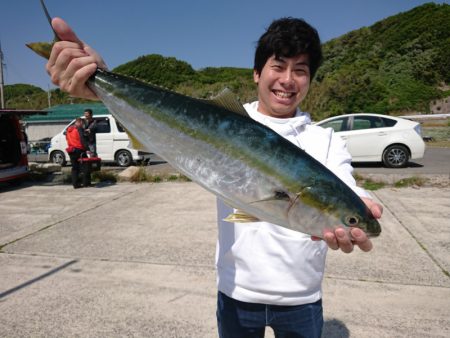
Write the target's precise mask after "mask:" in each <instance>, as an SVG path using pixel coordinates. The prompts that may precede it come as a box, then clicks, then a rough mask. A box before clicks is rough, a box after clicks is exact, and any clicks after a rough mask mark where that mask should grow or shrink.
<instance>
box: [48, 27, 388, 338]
mask: <svg viewBox="0 0 450 338" xmlns="http://www.w3.org/2000/svg"><path fill="white" fill-rule="evenodd" d="M52 24H53V28H54V29H55V32H56V33H57V34H58V36H59V38H60V39H61V40H62V41H60V42H57V43H55V45H54V47H53V49H52V53H51V56H50V59H49V61H48V63H47V71H48V72H49V74H50V75H51V78H52V81H53V82H54V83H55V84H56V85H59V86H60V87H61V89H62V90H64V91H66V92H68V93H70V94H71V95H72V96H79V97H84V98H91V99H95V98H96V96H95V94H94V93H93V92H92V91H91V90H90V89H89V88H88V87H87V86H86V81H87V80H88V78H89V77H90V76H91V75H92V74H93V73H94V72H95V70H96V69H97V67H100V68H105V64H104V62H103V60H102V58H101V57H100V56H99V55H98V54H97V53H95V51H94V50H93V49H92V48H90V47H89V46H87V45H86V44H85V43H83V42H82V41H81V40H79V39H78V38H77V36H76V35H75V33H74V32H73V31H72V30H71V29H70V27H69V26H67V24H66V23H65V22H64V21H62V20H61V19H58V18H55V19H54V20H53V22H52ZM321 61H322V51H321V45H320V39H319V36H318V34H317V31H316V30H315V29H314V28H312V27H311V26H310V25H309V24H308V23H306V22H305V21H303V20H301V19H294V18H282V19H280V20H276V21H274V22H273V23H272V24H271V25H270V27H269V28H268V30H267V31H266V32H265V33H264V34H263V35H262V36H261V38H260V39H259V41H258V46H257V49H256V53H255V63H254V80H255V82H256V84H257V90H258V101H255V102H252V103H248V104H245V105H244V107H245V109H246V110H247V112H248V114H249V115H250V117H251V118H253V119H254V120H256V121H258V122H260V123H262V124H264V125H266V126H268V127H269V128H271V129H273V130H274V131H275V132H277V133H278V134H280V135H281V136H283V137H285V138H286V139H287V140H289V141H290V142H292V143H293V144H295V145H296V146H298V147H299V148H301V149H303V150H305V151H306V152H307V153H309V154H310V155H311V156H313V157H314V158H316V159H317V160H318V161H320V162H321V163H322V164H324V165H325V166H327V167H328V168H329V169H330V170H331V171H333V172H334V173H335V174H336V175H337V176H338V177H340V178H341V179H342V180H343V181H344V182H345V183H346V184H347V185H348V186H349V187H350V188H352V189H353V190H354V191H355V192H356V193H357V194H358V195H359V196H361V198H362V199H363V200H364V202H365V203H366V204H367V206H368V207H369V209H370V210H371V211H372V214H373V215H374V217H375V218H380V217H381V213H382V208H381V206H380V205H379V204H377V203H375V202H373V201H372V199H371V198H370V196H369V195H368V194H367V193H366V192H365V191H364V190H363V189H361V188H359V187H357V186H356V183H355V180H354V179H353V177H352V170H353V169H352V167H351V165H350V162H351V157H350V155H349V153H348V152H347V150H346V147H345V143H343V141H342V140H341V139H340V138H339V137H337V136H334V135H333V133H332V131H331V130H325V129H322V128H320V127H317V126H313V125H311V119H310V117H309V114H308V113H305V112H302V111H301V110H300V109H298V106H299V104H300V103H301V102H302V100H303V99H304V98H305V97H306V95H307V93H308V90H309V85H310V83H311V80H312V78H313V77H314V75H315V73H316V71H317V68H318V67H319V66H320V64H321ZM217 211H218V225H219V236H218V242H217V243H218V244H217V252H216V266H217V284H218V290H219V292H218V303H217V321H218V328H219V336H220V337H222V338H225V337H231V338H238V337H263V336H264V332H265V327H266V326H270V327H272V329H273V330H274V332H275V335H276V337H320V336H321V332H322V325H323V315H322V301H321V299H322V290H321V284H322V279H323V275H324V269H325V257H326V251H327V247H330V248H331V249H335V250H336V249H340V250H342V251H343V252H346V253H349V252H351V251H352V250H353V247H354V245H357V246H359V247H360V249H361V250H363V251H370V250H371V249H372V243H371V241H370V240H369V239H368V238H367V236H366V234H365V233H364V232H363V231H362V230H360V229H358V228H353V229H352V230H351V231H350V232H346V231H345V230H344V229H343V228H338V229H336V230H335V231H330V232H327V233H325V234H324V236H323V239H324V241H322V240H319V239H317V238H311V237H310V236H308V235H306V234H302V233H299V232H295V231H292V230H289V229H286V228H282V227H279V226H277V225H276V224H271V223H268V222H254V223H231V224H230V223H228V222H225V221H223V219H224V218H225V217H226V216H228V215H229V214H230V213H232V212H233V210H230V207H228V206H227V205H225V204H224V203H223V202H222V201H220V200H219V201H218V208H217Z"/></svg>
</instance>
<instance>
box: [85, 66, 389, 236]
mask: <svg viewBox="0 0 450 338" xmlns="http://www.w3.org/2000/svg"><path fill="white" fill-rule="evenodd" d="M88 85H89V87H90V88H91V89H92V90H93V91H94V92H95V93H96V94H97V95H98V96H99V97H100V98H101V100H102V101H103V102H104V103H105V105H106V106H107V107H108V108H109V110H110V111H111V113H112V114H113V115H114V116H115V117H116V119H117V120H119V122H120V123H121V124H122V125H123V126H124V127H125V128H126V129H127V131H128V132H129V134H131V135H130V136H131V138H132V139H134V140H135V141H137V142H139V143H140V144H141V145H142V146H143V147H144V148H145V149H151V150H152V151H154V152H156V153H157V154H158V155H159V156H161V157H162V158H164V159H165V160H166V161H167V162H168V163H169V164H171V165H172V166H173V167H174V168H176V169H178V170H179V171H180V172H182V173H183V174H185V175H186V176H188V177H189V178H191V179H192V180H193V181H195V182H197V183H198V184H200V185H201V186H203V187H204V188H206V189H207V190H209V191H211V192H212V193H214V194H216V195H217V196H219V197H220V198H221V199H223V200H224V201H225V202H226V203H228V204H230V205H231V206H233V207H235V208H238V209H240V210H242V211H244V212H245V213H246V214H248V215H251V216H253V217H255V218H257V219H259V220H264V221H268V222H271V223H274V224H277V225H280V226H283V227H286V228H289V229H292V230H296V231H300V232H303V233H307V234H310V235H314V236H318V237H322V235H323V230H325V229H327V228H335V227H337V226H345V227H351V226H355V227H359V228H361V229H363V230H364V231H365V232H366V233H367V234H368V235H378V234H379V233H380V231H381V229H380V226H379V224H378V222H377V221H376V220H375V219H374V218H373V217H372V216H371V213H370V212H369V210H368V209H367V207H366V206H365V205H364V203H363V202H362V201H361V199H360V198H359V197H358V196H356V195H355V193H354V192H353V191H352V190H351V189H350V188H349V187H347V185H345V184H344V183H343V182H342V181H341V180H340V179H339V178H337V177H336V176H335V175H334V174H333V173H332V172H331V171H329V170H328V169H327V168H326V167H324V166H323V165H322V164H320V163H319V162H318V161H316V160H315V159H314V158H312V157H311V156H309V155H308V154H306V153H305V152H304V151H302V150H301V149H299V148H297V147H296V146H295V145H293V144H292V143H291V142H289V141H287V140H285V139H284V138H283V137H281V136H280V135H278V134H277V133H275V132H274V131H272V130H271V129H269V128H267V127H265V126H263V125H261V124H259V123H258V122H256V121H254V120H252V119H251V118H250V117H248V116H246V112H245V110H244V108H243V107H242V106H241V105H239V103H238V102H237V101H234V102H233V100H231V99H230V97H229V95H223V96H222V97H218V98H217V99H216V100H213V101H206V100H200V99H195V98H191V97H187V96H184V95H181V94H178V93H175V92H172V91H169V90H166V89H163V88H160V87H157V86H152V85H149V84H145V83H142V82H139V81H137V80H134V79H130V78H127V77H124V76H120V75H117V74H113V73H109V72H105V71H98V72H97V73H96V74H95V76H93V77H92V78H91V79H90V80H89V82H88ZM199 209H200V208H199Z"/></svg>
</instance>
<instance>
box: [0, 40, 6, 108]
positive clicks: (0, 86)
mask: <svg viewBox="0 0 450 338" xmlns="http://www.w3.org/2000/svg"><path fill="white" fill-rule="evenodd" d="M0 108H1V109H4V108H5V97H4V95H3V52H2V44H1V43H0Z"/></svg>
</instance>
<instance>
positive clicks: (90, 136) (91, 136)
mask: <svg viewBox="0 0 450 338" xmlns="http://www.w3.org/2000/svg"><path fill="white" fill-rule="evenodd" d="M84 133H85V136H86V139H87V141H88V147H89V149H88V150H89V151H90V152H91V153H92V156H93V157H97V140H96V136H95V135H96V133H97V122H96V121H95V120H94V118H93V117H92V109H89V108H88V109H85V111H84Z"/></svg>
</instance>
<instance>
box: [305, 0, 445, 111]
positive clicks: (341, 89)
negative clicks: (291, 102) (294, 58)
mask: <svg viewBox="0 0 450 338" xmlns="http://www.w3.org/2000/svg"><path fill="white" fill-rule="evenodd" d="M323 49H324V56H325V60H326V61H325V62H324V64H323V65H322V67H321V68H320V69H319V71H318V73H317V76H316V79H315V81H314V83H313V85H312V88H311V92H310V95H309V97H308V98H307V101H305V104H304V107H303V108H304V109H305V110H309V111H313V112H315V113H316V115H317V117H322V116H329V115H339V114H342V113H354V112H373V113H384V114H389V113H390V114H393V113H397V112H401V113H404V112H414V111H420V112H427V111H428V110H429V102H430V101H431V100H432V99H436V98H441V97H443V96H448V95H449V93H448V92H444V91H443V90H440V89H439V88H445V87H446V85H448V84H450V5H447V4H443V5H437V4H431V3H430V4H425V5H423V6H420V7H417V8H415V9H413V10H411V11H409V12H405V13H400V14H398V15H395V16H392V17H389V18H387V19H385V20H383V21H380V22H377V23H376V24H374V25H373V26H371V27H363V28H361V29H359V30H356V31H352V32H350V33H348V34H345V35H343V36H341V37H339V38H337V39H334V40H331V41H329V42H327V43H325V44H324V46H323Z"/></svg>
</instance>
